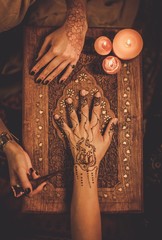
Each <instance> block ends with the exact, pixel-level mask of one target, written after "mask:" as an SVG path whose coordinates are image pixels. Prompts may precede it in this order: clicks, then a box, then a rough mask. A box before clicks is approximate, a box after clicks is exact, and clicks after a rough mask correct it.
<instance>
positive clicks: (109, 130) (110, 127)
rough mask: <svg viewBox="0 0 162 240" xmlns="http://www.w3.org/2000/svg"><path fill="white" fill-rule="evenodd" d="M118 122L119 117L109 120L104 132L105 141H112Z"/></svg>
mask: <svg viewBox="0 0 162 240" xmlns="http://www.w3.org/2000/svg"><path fill="white" fill-rule="evenodd" d="M117 122H118V119H117V118H113V119H111V121H110V122H109V124H108V126H107V128H106V130H105V133H104V136H103V139H104V141H106V142H107V143H108V144H110V143H111V140H112V136H113V133H114V127H115V125H116V124H117Z"/></svg>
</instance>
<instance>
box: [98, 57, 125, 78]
mask: <svg viewBox="0 0 162 240" xmlns="http://www.w3.org/2000/svg"><path fill="white" fill-rule="evenodd" d="M102 67H103V69H104V71H105V72H106V73H108V74H116V73H117V72H119V70H120V68H121V61H120V60H119V59H118V58H117V57H114V56H108V57H106V58H105V59H104V60H103V62H102Z"/></svg>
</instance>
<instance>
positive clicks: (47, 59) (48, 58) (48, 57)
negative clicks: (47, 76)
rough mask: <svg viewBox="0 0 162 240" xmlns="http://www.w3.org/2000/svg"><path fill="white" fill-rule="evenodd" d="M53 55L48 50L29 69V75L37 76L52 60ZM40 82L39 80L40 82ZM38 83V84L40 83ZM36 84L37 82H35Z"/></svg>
mask: <svg viewBox="0 0 162 240" xmlns="http://www.w3.org/2000/svg"><path fill="white" fill-rule="evenodd" d="M54 57H55V55H54V54H53V53H52V52H51V51H50V50H49V51H48V52H47V53H46V54H45V55H44V56H43V57H42V58H41V59H40V60H39V61H38V62H37V63H36V65H35V66H34V67H33V68H32V69H31V72H30V73H31V75H35V74H37V73H38V72H39V71H40V70H41V69H42V68H43V67H45V66H46V65H47V64H48V63H49V62H50V61H51V60H52V59H53V58H54ZM40 82H41V80H40ZM40 82H39V83H40ZM37 83H38V80H37Z"/></svg>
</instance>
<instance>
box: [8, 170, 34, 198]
mask: <svg viewBox="0 0 162 240" xmlns="http://www.w3.org/2000/svg"><path fill="white" fill-rule="evenodd" d="M10 184H11V189H12V191H13V194H14V197H21V196H22V195H23V194H25V195H28V194H30V193H31V191H32V186H31V184H30V181H29V178H28V176H27V173H26V170H25V169H24V168H21V169H18V170H17V173H16V174H15V175H14V173H13V174H10Z"/></svg>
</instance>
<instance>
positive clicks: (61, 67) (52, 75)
mask: <svg viewBox="0 0 162 240" xmlns="http://www.w3.org/2000/svg"><path fill="white" fill-rule="evenodd" d="M68 64H69V60H66V61H64V62H62V63H61V64H60V65H58V66H57V68H55V69H54V71H53V72H51V73H50V74H49V75H48V76H47V77H46V79H45V81H43V84H45V82H47V81H48V82H47V84H49V83H50V82H51V81H52V80H54V79H55V78H56V77H57V76H58V75H59V74H60V73H61V72H62V71H63V70H64V69H65V68H66V67H67V65H68ZM61 79H62V78H61ZM59 83H62V81H61V80H60V81H59ZM45 85H46V84H45Z"/></svg>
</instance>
